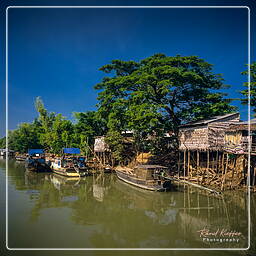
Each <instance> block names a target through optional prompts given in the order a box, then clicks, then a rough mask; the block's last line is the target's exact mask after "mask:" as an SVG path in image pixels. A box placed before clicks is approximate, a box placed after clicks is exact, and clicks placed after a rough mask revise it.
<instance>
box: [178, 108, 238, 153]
mask: <svg viewBox="0 0 256 256" xmlns="http://www.w3.org/2000/svg"><path fill="white" fill-rule="evenodd" d="M239 119H240V114H239V113H231V114H226V115H223V116H215V117H212V118H210V119H207V120H201V121H196V122H191V123H188V124H185V125H182V126H180V131H179V142H180V145H179V149H180V150H181V151H186V150H189V151H195V150H199V151H207V150H210V151H217V150H218V151H222V150H223V149H224V145H225V139H224V138H225V131H226V130H227V129H228V128H229V127H230V125H231V124H237V123H238V122H239Z"/></svg>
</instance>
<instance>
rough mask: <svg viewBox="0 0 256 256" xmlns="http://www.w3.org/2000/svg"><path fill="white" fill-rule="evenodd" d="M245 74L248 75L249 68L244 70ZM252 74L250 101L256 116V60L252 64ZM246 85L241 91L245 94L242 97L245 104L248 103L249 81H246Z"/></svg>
mask: <svg viewBox="0 0 256 256" xmlns="http://www.w3.org/2000/svg"><path fill="white" fill-rule="evenodd" d="M242 74H243V75H247V76H248V70H246V71H244V72H242ZM250 75H251V83H250V96H251V97H250V103H251V108H252V111H253V112H254V116H255V117H256V62H253V63H252V64H251V65H250ZM244 86H245V87H246V89H245V90H243V91H241V93H242V94H243V95H244V96H245V97H244V98H243V99H241V101H242V103H243V104H248V86H249V83H248V82H245V83H244Z"/></svg>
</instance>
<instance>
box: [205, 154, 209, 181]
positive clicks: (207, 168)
mask: <svg viewBox="0 0 256 256" xmlns="http://www.w3.org/2000/svg"><path fill="white" fill-rule="evenodd" d="M209 165H210V151H209V150H207V167H206V172H207V182H208V181H209Z"/></svg>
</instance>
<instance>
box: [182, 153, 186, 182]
mask: <svg viewBox="0 0 256 256" xmlns="http://www.w3.org/2000/svg"><path fill="white" fill-rule="evenodd" d="M183 164H184V166H183V179H184V180H185V173H186V149H185V150H184V159H183Z"/></svg>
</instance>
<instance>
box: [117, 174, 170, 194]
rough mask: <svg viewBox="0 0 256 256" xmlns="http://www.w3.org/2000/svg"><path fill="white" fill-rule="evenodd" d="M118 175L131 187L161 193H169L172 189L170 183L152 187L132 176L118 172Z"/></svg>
mask: <svg viewBox="0 0 256 256" xmlns="http://www.w3.org/2000/svg"><path fill="white" fill-rule="evenodd" d="M116 174H117V177H118V178H119V179H120V180H122V181H124V182H126V183H128V184H130V185H133V186H136V187H139V188H142V189H146V190H151V191H159V192H162V191H168V190H170V189H171V182H170V181H164V183H163V184H161V185H159V184H151V185H150V184H147V181H146V180H139V179H136V178H134V177H132V176H131V175H129V174H127V173H124V172H122V171H117V170H116Z"/></svg>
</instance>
